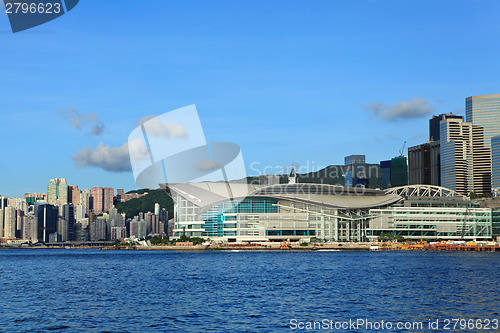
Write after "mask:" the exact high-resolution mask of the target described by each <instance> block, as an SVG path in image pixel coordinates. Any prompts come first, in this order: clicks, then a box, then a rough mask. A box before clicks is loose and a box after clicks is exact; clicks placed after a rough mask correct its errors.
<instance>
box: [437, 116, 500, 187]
mask: <svg viewBox="0 0 500 333" xmlns="http://www.w3.org/2000/svg"><path fill="white" fill-rule="evenodd" d="M440 136H441V183H442V186H444V187H446V188H449V189H452V190H455V191H457V192H458V193H461V194H464V195H468V194H469V193H471V192H474V193H476V194H484V193H490V190H491V153H490V149H489V148H488V147H485V146H484V140H483V138H484V132H483V128H482V127H481V126H476V125H473V124H472V123H468V122H463V121H462V120H461V119H444V120H442V121H441V133H440Z"/></svg>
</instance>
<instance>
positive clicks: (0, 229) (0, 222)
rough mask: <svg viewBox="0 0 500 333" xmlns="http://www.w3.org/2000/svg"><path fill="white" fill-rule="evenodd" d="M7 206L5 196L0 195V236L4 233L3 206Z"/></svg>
mask: <svg viewBox="0 0 500 333" xmlns="http://www.w3.org/2000/svg"><path fill="white" fill-rule="evenodd" d="M6 207H7V198H4V197H0V237H3V234H4V229H3V225H4V221H5V208H6Z"/></svg>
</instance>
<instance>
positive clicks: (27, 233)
mask: <svg viewBox="0 0 500 333" xmlns="http://www.w3.org/2000/svg"><path fill="white" fill-rule="evenodd" d="M37 229H38V219H37V217H36V216H35V214H33V213H32V212H31V213H29V214H28V215H26V216H24V219H23V229H22V230H23V232H22V239H25V240H28V241H31V242H32V243H36V242H38V238H37V233H38V230H37Z"/></svg>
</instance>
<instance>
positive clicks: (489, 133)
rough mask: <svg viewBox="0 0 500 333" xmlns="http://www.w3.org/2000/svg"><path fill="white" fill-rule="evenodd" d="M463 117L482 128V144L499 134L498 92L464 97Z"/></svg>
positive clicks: (489, 142) (489, 143) (486, 144)
mask: <svg viewBox="0 0 500 333" xmlns="http://www.w3.org/2000/svg"><path fill="white" fill-rule="evenodd" d="M465 119H466V121H467V122H469V123H472V124H473V125H478V126H481V127H483V128H484V146H485V147H490V146H491V138H492V137H494V136H497V135H500V94H495V95H481V96H471V97H467V98H466V99H465Z"/></svg>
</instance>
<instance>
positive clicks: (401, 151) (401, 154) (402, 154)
mask: <svg viewBox="0 0 500 333" xmlns="http://www.w3.org/2000/svg"><path fill="white" fill-rule="evenodd" d="M405 146H406V141H405V142H404V143H403V147H401V149H400V150H399V157H403V156H404V150H405Z"/></svg>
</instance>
